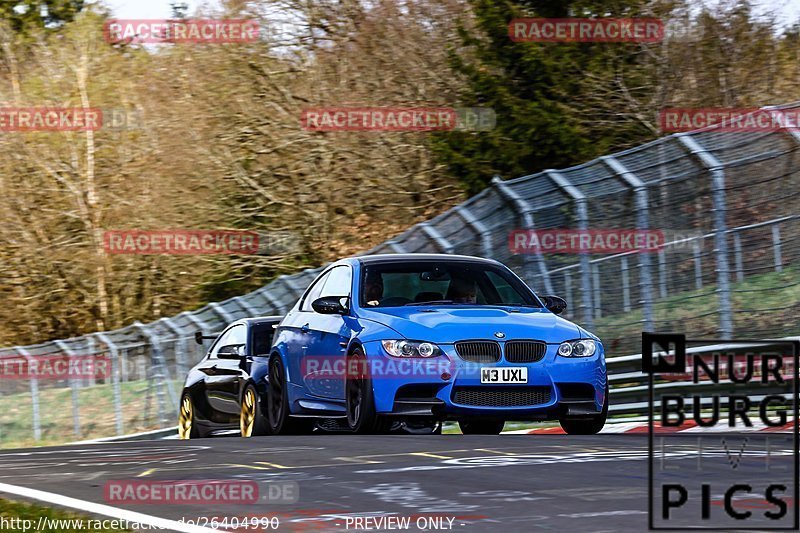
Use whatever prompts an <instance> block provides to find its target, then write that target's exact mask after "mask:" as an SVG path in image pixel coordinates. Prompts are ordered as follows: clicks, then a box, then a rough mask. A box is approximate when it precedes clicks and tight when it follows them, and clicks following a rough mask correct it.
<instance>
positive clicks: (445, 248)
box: [417, 222, 453, 254]
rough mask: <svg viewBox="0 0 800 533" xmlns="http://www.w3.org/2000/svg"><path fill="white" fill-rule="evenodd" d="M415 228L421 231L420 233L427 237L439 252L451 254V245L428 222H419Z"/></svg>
mask: <svg viewBox="0 0 800 533" xmlns="http://www.w3.org/2000/svg"><path fill="white" fill-rule="evenodd" d="M417 227H419V228H420V229H422V232H423V233H424V234H425V236H426V237H428V240H430V241H432V242H433V243H434V244H435V245H436V247H437V248H438V249H439V251H440V252H442V253H445V254H452V253H453V245H452V243H451V242H450V241H448V240H447V239H445V238H444V237H443V236H442V234H441V233H439V230H437V229H436V228H434V227H433V225H432V224H431V223H430V222H420V223H419V224H417Z"/></svg>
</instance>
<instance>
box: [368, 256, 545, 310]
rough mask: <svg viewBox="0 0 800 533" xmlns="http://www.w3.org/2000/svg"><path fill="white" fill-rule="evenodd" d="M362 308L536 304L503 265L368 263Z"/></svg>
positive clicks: (533, 298)
mask: <svg viewBox="0 0 800 533" xmlns="http://www.w3.org/2000/svg"><path fill="white" fill-rule="evenodd" d="M362 275H363V278H362V283H361V294H360V302H361V305H362V306H363V307H397V306H403V305H426V304H427V305H502V306H530V307H541V304H540V303H539V301H538V300H537V299H536V297H535V296H534V295H533V294H531V291H530V290H529V289H528V288H527V287H526V286H525V285H524V284H522V283H521V282H520V281H519V280H518V279H517V278H516V277H515V276H514V275H513V274H512V273H511V272H510V271H509V270H508V269H506V268H505V267H502V266H498V265H493V264H491V263H483V262H468V261H438V262H432V261H405V262H397V263H378V264H372V265H370V264H368V265H367V266H366V268H365V269H364V272H363V274H362Z"/></svg>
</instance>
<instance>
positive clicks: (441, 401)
mask: <svg viewBox="0 0 800 533" xmlns="http://www.w3.org/2000/svg"><path fill="white" fill-rule="evenodd" d="M500 344H501V345H504V343H500ZM439 347H440V348H441V349H442V351H443V352H444V353H443V355H440V356H438V357H435V358H431V359H398V358H394V357H391V356H389V355H387V354H386V353H385V351H384V350H383V347H382V346H381V345H380V343H378V342H370V343H366V344H365V345H364V349H365V352H366V355H367V358H368V360H369V362H370V368H371V369H372V372H371V374H372V384H373V390H374V396H375V407H376V410H377V412H378V413H381V414H390V415H397V416H414V417H416V416H420V417H429V418H437V419H440V420H446V419H463V418H503V419H507V420H520V421H524V420H556V419H559V418H563V417H580V416H589V415H592V414H596V413H599V412H600V411H601V410H602V408H603V402H604V401H605V400H604V398H605V389H606V367H605V357H604V354H603V348H602V345H601V344H599V343H598V351H597V353H596V354H595V355H594V356H592V357H586V358H567V357H561V356H559V355H557V353H556V351H557V349H558V344H548V345H547V350H546V352H545V355H544V357H543V358H542V359H541V360H540V361H537V362H534V363H509V362H507V361H506V360H505V357H504V354H505V349H504V346H501V347H502V348H503V350H502V352H503V357H502V358H501V360H500V361H498V362H495V363H473V362H468V361H465V360H464V359H462V358H461V357H459V356H458V354H457V353H456V350H455V347H454V346H453V345H452V344H449V345H441V344H440V345H439ZM486 367H492V368H503V367H526V368H527V372H528V382H527V384H508V385H488V384H481V376H480V373H481V368H486Z"/></svg>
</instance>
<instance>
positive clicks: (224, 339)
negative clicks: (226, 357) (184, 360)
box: [209, 328, 234, 359]
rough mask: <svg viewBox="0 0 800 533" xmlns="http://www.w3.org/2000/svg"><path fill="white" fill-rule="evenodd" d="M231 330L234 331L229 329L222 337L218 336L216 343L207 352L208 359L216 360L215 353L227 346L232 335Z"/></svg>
mask: <svg viewBox="0 0 800 533" xmlns="http://www.w3.org/2000/svg"><path fill="white" fill-rule="evenodd" d="M233 330H234V328H231V329H229V330H228V331H226V332H225V333H223V334H222V335H220V336H219V338H218V339H217V341H216V342H215V343H214V345H213V346H212V347H211V351H210V352H209V357H211V358H212V359H216V357H217V352H218V351H219V349H220V348H221V347H223V346H226V345H227V344H229V343H228V339H230V338H231V335H232V334H233Z"/></svg>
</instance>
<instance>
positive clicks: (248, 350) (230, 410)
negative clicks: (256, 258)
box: [178, 316, 442, 439]
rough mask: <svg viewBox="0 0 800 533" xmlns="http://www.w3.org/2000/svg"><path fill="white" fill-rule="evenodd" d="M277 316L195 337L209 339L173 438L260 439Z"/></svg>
mask: <svg viewBox="0 0 800 533" xmlns="http://www.w3.org/2000/svg"><path fill="white" fill-rule="evenodd" d="M282 319H283V317H281V316H264V317H257V318H245V319H242V320H237V321H236V322H233V323H232V324H230V325H229V326H228V327H226V328H225V329H224V330H223V331H222V333H220V334H219V335H213V336H206V335H203V334H202V332H197V333H196V334H195V340H196V341H197V342H198V344H202V343H203V340H204V339H214V342H213V343H212V344H211V347H210V348H209V350H208V352H207V353H206V355H205V356H204V357H203V359H201V360H200V362H199V363H197V364H196V365H195V366H194V367H193V368H192V369H191V370H190V371H189V375H188V376H187V377H186V382H185V384H184V387H183V392H182V394H181V403H180V408H179V414H178V436H179V438H181V439H196V438H200V437H208V436H211V435H212V434H214V433H217V432H229V431H231V430H236V429H238V430H239V432H240V434H241V436H243V437H251V436H253V435H266V434H267V433H268V432H269V429H268V428H269V425H268V424H267V420H266V416H267V411H266V409H267V405H268V404H267V400H268V383H267V380H266V377H267V369H268V358H269V354H270V348H271V347H272V338H273V336H274V334H275V326H277V325H278V324H279V323H280V321H281V320H282ZM300 422H301V424H300V425H299V427H300V429H302V430H303V431H307V432H311V431H313V430H315V429H317V430H318V431H327V432H340V431H349V430H348V428H347V423H346V421H345V422H344V423H339V422H340V421H338V420H335V419H331V420H327V421H325V423H322V424H318V423H317V420H316V419H314V418H308V419H305V420H302V421H300ZM441 429H442V427H441V424H434V425H430V424H421V423H420V424H405V423H402V422H398V423H396V424H394V425H393V426H392V428H391V431H392V432H393V433H412V434H430V433H441Z"/></svg>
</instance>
